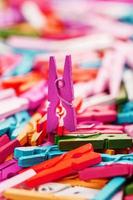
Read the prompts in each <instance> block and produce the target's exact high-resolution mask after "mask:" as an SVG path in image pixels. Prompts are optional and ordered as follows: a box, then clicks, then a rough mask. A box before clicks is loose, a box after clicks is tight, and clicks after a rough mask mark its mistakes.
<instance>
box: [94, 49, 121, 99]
mask: <svg viewBox="0 0 133 200" xmlns="http://www.w3.org/2000/svg"><path fill="white" fill-rule="evenodd" d="M112 62H113V67H112ZM124 64H125V57H124V55H122V53H121V52H119V51H114V52H112V51H108V52H107V53H106V54H105V57H104V59H103V65H102V67H101V68H100V70H99V73H98V76H97V79H96V81H95V86H94V93H101V92H104V91H105V90H107V89H108V90H109V93H110V95H111V96H113V97H117V96H118V93H119V88H120V85H121V80H122V75H123V69H124ZM116 70H117V71H116ZM118 71H119V73H118Z"/></svg>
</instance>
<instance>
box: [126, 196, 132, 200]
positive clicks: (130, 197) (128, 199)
mask: <svg viewBox="0 0 133 200" xmlns="http://www.w3.org/2000/svg"><path fill="white" fill-rule="evenodd" d="M132 199H133V195H126V196H125V197H124V200H132Z"/></svg>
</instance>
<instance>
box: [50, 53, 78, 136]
mask: <svg viewBox="0 0 133 200" xmlns="http://www.w3.org/2000/svg"><path fill="white" fill-rule="evenodd" d="M71 67H72V66H71V57H70V56H66V59H65V65H64V74H63V77H62V78H57V74H56V65H55V60H54V57H50V61H49V82H48V100H49V102H50V104H49V107H48V111H47V132H48V133H50V132H53V131H55V129H56V128H57V127H58V116H56V108H57V106H58V105H59V104H60V103H61V104H62V106H63V107H64V109H65V112H66V114H65V116H64V117H63V121H64V127H65V128H66V129H67V130H69V131H74V130H75V129H76V116H75V110H74V107H73V105H72V100H73V98H74V96H73V86H72V79H71V75H72V74H71V70H72V69H71ZM51 119H52V123H51Z"/></svg>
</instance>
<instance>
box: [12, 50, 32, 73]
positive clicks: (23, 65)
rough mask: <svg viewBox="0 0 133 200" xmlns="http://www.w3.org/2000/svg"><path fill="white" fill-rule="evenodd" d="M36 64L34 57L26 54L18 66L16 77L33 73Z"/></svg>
mask: <svg viewBox="0 0 133 200" xmlns="http://www.w3.org/2000/svg"><path fill="white" fill-rule="evenodd" d="M33 62H34V55H32V56H31V55H26V54H24V55H23V57H22V61H21V62H20V63H19V65H18V66H16V68H15V71H14V75H24V74H26V73H28V72H30V71H31V69H32V67H33Z"/></svg>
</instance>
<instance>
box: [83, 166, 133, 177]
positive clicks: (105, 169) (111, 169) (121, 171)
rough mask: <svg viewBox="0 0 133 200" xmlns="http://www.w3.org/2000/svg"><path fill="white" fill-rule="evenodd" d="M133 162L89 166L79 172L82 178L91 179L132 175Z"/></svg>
mask: <svg viewBox="0 0 133 200" xmlns="http://www.w3.org/2000/svg"><path fill="white" fill-rule="evenodd" d="M132 175H133V165H132V164H126V163H125V164H112V165H106V166H100V167H99V166H98V167H94V168H92V167H91V168H87V169H85V170H82V171H80V172H79V178H80V179H81V180H84V181H85V180H89V179H95V178H110V177H115V176H132Z"/></svg>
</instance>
